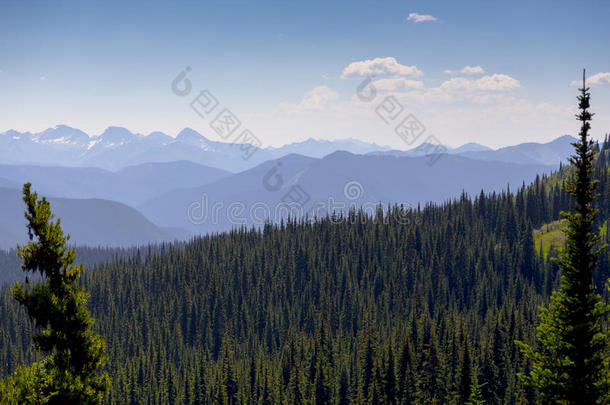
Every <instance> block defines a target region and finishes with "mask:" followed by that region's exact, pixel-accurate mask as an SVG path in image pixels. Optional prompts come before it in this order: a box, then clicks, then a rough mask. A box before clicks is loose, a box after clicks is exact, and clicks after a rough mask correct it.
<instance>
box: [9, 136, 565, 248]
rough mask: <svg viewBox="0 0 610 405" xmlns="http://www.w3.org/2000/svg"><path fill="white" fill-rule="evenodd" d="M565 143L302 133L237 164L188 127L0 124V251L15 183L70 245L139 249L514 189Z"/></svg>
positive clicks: (18, 218)
mask: <svg viewBox="0 0 610 405" xmlns="http://www.w3.org/2000/svg"><path fill="white" fill-rule="evenodd" d="M573 140H574V138H572V137H570V136H563V137H560V138H557V139H555V140H554V141H552V142H549V143H544V144H538V143H525V144H520V145H515V146H510V147H505V148H500V149H497V150H492V149H490V148H488V147H485V146H482V145H479V144H476V143H468V144H465V145H463V146H461V147H459V148H454V149H452V148H447V149H446V153H444V154H440V155H438V156H436V157H435V156H430V155H429V152H428V151H429V150H430V148H428V147H427V146H426V145H420V146H419V147H416V148H413V149H411V150H407V151H399V150H392V149H390V148H387V147H383V146H379V145H376V144H368V143H365V142H362V141H358V140H353V139H346V140H341V141H321V140H314V139H309V140H307V141H304V142H298V143H292V144H289V145H285V146H283V147H281V148H271V147H270V148H265V149H259V150H257V151H256V153H255V154H254V155H252V157H251V158H250V159H247V160H244V159H243V156H242V154H243V150H242V149H241V147H240V146H236V145H231V144H228V143H222V142H215V141H210V140H208V139H207V138H205V137H203V136H202V135H201V134H199V133H197V132H196V131H194V130H192V129H184V130H183V131H181V132H180V133H179V134H178V136H177V137H176V138H173V137H170V136H168V135H166V134H163V133H160V132H155V133H152V134H150V135H147V136H144V135H140V134H133V133H131V132H129V131H128V130H126V129H124V128H119V127H110V128H108V129H107V130H106V131H104V133H103V134H102V135H99V136H95V137H90V136H89V135H87V134H86V133H84V132H82V131H79V130H77V129H74V128H70V127H67V126H58V127H55V128H51V129H48V130H46V131H43V132H41V133H36V134H33V133H20V132H17V131H7V132H5V133H3V134H0V189H1V190H2V192H1V193H0V196H1V197H2V199H1V200H0V208H2V210H1V211H2V216H0V231H1V232H2V237H1V238H0V248H6V247H13V246H14V245H15V244H16V243H17V242H23V241H24V240H25V239H24V237H25V232H24V228H23V224H24V222H23V220H22V212H23V207H22V203H21V201H20V198H19V193H20V189H21V186H22V185H23V183H25V182H31V183H32V184H33V188H34V189H35V190H36V191H38V192H39V193H40V194H41V195H45V196H48V197H50V199H51V203H52V205H53V210H54V212H56V214H57V216H58V217H60V218H62V220H63V221H64V223H65V225H66V228H65V229H66V231H67V232H69V233H71V234H72V242H73V243H76V244H85V245H109V246H125V245H139V244H145V243H151V242H153V243H154V242H159V241H165V240H173V239H176V238H178V239H185V238H188V237H189V236H190V235H194V234H201V233H207V232H219V231H225V230H228V229H231V228H232V227H236V226H242V225H245V226H251V225H257V224H262V223H264V221H265V220H274V221H279V220H281V219H284V218H286V217H287V216H288V215H289V214H292V215H309V216H316V215H317V216H321V215H325V214H327V213H332V212H346V211H347V210H348V209H350V208H353V207H362V206H364V207H366V209H367V210H369V211H370V210H374V209H376V206H377V204H379V203H382V204H383V205H384V206H385V205H387V204H393V203H399V204H404V205H405V206H407V207H416V206H417V205H418V204H425V203H427V202H443V201H446V200H448V199H451V198H456V197H459V195H460V193H462V192H466V193H469V194H474V193H479V192H480V191H481V190H483V191H485V192H491V191H498V190H502V189H505V188H506V186H507V185H510V186H511V187H513V188H514V187H519V186H521V184H523V183H524V182H525V183H529V182H530V181H532V180H533V179H534V178H535V176H536V175H540V174H545V173H550V172H552V171H553V170H554V169H556V168H557V167H558V165H559V163H560V162H562V161H565V160H566V158H567V157H568V156H569V154H570V152H571V145H570V143H571V142H572V141H573ZM431 158H434V159H431ZM437 159H438V160H437ZM56 205H57V209H56V207H55V206H56ZM295 210H296V211H295Z"/></svg>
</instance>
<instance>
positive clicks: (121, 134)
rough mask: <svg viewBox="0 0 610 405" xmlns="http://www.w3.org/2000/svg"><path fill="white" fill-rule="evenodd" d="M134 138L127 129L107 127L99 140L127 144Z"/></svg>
mask: <svg viewBox="0 0 610 405" xmlns="http://www.w3.org/2000/svg"><path fill="white" fill-rule="evenodd" d="M134 137H135V135H134V134H133V133H131V132H130V131H129V130H128V129H126V128H123V127H108V128H106V130H105V131H104V133H102V134H101V135H100V136H99V138H100V139H103V140H104V141H107V142H112V143H124V142H129V141H130V140H132V139H133V138H134Z"/></svg>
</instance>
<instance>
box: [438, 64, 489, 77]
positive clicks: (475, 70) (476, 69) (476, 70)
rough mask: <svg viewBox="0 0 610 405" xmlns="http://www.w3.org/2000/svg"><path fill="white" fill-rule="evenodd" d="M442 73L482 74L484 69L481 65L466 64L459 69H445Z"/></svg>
mask: <svg viewBox="0 0 610 405" xmlns="http://www.w3.org/2000/svg"><path fill="white" fill-rule="evenodd" d="M443 73H445V74H446V75H482V74H485V70H484V69H483V68H482V67H481V66H478V65H477V66H469V65H466V66H464V67H463V68H462V69H460V70H450V69H447V70H445V71H444V72H443Z"/></svg>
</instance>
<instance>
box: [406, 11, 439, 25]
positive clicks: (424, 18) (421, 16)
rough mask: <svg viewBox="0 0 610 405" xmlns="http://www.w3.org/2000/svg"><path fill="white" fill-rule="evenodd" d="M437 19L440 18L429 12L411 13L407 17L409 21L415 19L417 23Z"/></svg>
mask: <svg viewBox="0 0 610 405" xmlns="http://www.w3.org/2000/svg"><path fill="white" fill-rule="evenodd" d="M437 20H438V18H436V17H434V16H431V15H429V14H417V13H411V14H409V16H408V17H407V21H413V22H415V23H422V22H431V21H437Z"/></svg>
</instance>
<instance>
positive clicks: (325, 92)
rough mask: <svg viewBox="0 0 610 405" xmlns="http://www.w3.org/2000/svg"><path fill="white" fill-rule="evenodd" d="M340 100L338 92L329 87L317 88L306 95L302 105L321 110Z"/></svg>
mask: <svg viewBox="0 0 610 405" xmlns="http://www.w3.org/2000/svg"><path fill="white" fill-rule="evenodd" d="M338 98H339V93H337V92H336V91H333V90H331V89H330V88H329V87H327V86H317V87H314V88H313V89H311V90H309V91H308V92H307V93H305V96H304V97H303V100H301V104H300V105H301V106H302V107H305V108H320V107H323V106H324V105H326V104H327V103H328V102H329V101H333V100H336V99H338Z"/></svg>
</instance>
